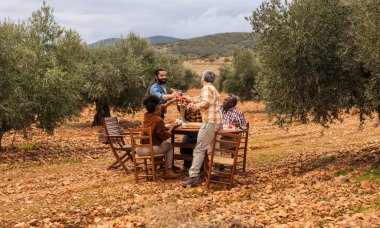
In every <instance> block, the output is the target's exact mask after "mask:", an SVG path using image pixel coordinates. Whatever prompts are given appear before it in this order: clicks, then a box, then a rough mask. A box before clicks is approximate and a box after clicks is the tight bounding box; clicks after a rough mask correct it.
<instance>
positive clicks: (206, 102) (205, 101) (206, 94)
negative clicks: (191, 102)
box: [195, 87, 212, 109]
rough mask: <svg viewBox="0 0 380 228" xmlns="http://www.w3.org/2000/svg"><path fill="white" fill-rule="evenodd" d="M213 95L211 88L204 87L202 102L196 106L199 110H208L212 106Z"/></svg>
mask: <svg viewBox="0 0 380 228" xmlns="http://www.w3.org/2000/svg"><path fill="white" fill-rule="evenodd" d="M211 98H212V93H211V90H210V88H208V87H203V88H202V92H201V97H200V101H199V102H198V103H196V104H195V107H196V108H197V109H206V108H208V107H209V106H210V103H211Z"/></svg>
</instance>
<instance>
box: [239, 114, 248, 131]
mask: <svg viewBox="0 0 380 228" xmlns="http://www.w3.org/2000/svg"><path fill="white" fill-rule="evenodd" d="M239 124H240V128H241V129H242V130H247V122H246V121H245V118H244V114H243V113H242V112H240V114H239Z"/></svg>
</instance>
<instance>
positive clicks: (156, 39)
mask: <svg viewBox="0 0 380 228" xmlns="http://www.w3.org/2000/svg"><path fill="white" fill-rule="evenodd" d="M121 39H122V38H108V39H104V40H99V41H97V42H95V43H91V44H89V45H88V46H89V47H90V48H95V47H106V46H108V45H112V44H114V43H115V42H117V41H118V40H121ZM146 39H148V41H149V42H150V43H151V44H160V43H168V42H173V41H179V40H181V39H178V38H175V37H170V36H150V37H147V38H146Z"/></svg>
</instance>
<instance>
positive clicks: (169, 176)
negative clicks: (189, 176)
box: [168, 169, 180, 178]
mask: <svg viewBox="0 0 380 228" xmlns="http://www.w3.org/2000/svg"><path fill="white" fill-rule="evenodd" d="M179 176H180V175H179V174H178V173H175V172H173V170H171V169H168V178H178V177H179Z"/></svg>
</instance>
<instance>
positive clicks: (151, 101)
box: [143, 95, 160, 113]
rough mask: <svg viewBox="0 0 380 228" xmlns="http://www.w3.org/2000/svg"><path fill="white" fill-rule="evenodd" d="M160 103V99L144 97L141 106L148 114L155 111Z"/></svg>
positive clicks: (150, 96) (151, 96) (153, 96)
mask: <svg viewBox="0 0 380 228" xmlns="http://www.w3.org/2000/svg"><path fill="white" fill-rule="evenodd" d="M159 103H160V98H159V97H157V96H156V95H149V96H146V97H145V98H144V100H143V104H144V106H145V108H146V110H147V111H148V112H149V113H153V112H154V111H156V107H157V105H158V104H159Z"/></svg>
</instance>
